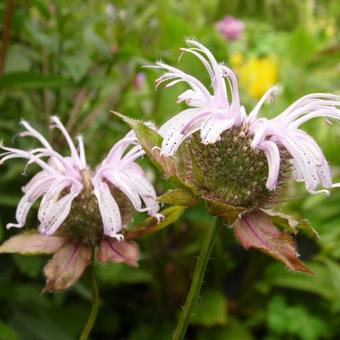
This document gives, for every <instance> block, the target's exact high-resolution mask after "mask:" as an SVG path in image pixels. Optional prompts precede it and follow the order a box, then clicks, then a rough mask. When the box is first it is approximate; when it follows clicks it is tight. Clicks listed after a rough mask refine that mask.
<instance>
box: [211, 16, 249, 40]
mask: <svg viewBox="0 0 340 340" xmlns="http://www.w3.org/2000/svg"><path fill="white" fill-rule="evenodd" d="M216 28H217V30H218V31H219V32H220V33H221V34H222V35H223V36H224V37H225V38H226V39H227V40H230V41H234V40H238V39H240V38H241V36H242V34H243V31H244V28H245V24H244V22H243V21H242V20H240V19H237V18H235V17H232V16H229V15H227V16H225V17H224V18H223V19H222V20H220V21H218V22H217V23H216Z"/></svg>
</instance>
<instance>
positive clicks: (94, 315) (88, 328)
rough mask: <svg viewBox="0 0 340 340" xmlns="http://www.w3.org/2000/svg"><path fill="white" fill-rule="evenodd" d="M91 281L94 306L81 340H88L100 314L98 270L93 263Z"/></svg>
mask: <svg viewBox="0 0 340 340" xmlns="http://www.w3.org/2000/svg"><path fill="white" fill-rule="evenodd" d="M91 283H92V307H91V312H90V315H89V318H88V320H87V322H86V325H85V327H84V329H83V332H82V334H81V336H80V338H79V339H80V340H87V339H88V338H89V335H90V333H91V330H92V328H93V326H94V323H95V321H96V318H97V314H98V308H99V291H98V285H97V280H96V272H95V269H94V265H93V264H92V266H91Z"/></svg>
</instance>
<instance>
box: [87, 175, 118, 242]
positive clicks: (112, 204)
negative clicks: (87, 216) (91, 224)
mask: <svg viewBox="0 0 340 340" xmlns="http://www.w3.org/2000/svg"><path fill="white" fill-rule="evenodd" d="M93 184H94V194H95V195H96V197H97V201H98V207H99V211H100V215H101V218H102V221H103V226H104V234H105V235H107V236H110V237H112V238H116V239H117V240H122V239H123V236H122V235H121V234H118V233H119V232H120V231H121V229H122V218H121V215H120V211H119V207H118V204H117V202H116V201H115V199H114V198H113V196H112V194H111V191H110V188H109V186H108V185H107V184H106V183H105V182H102V181H100V180H98V181H97V182H95V183H93Z"/></svg>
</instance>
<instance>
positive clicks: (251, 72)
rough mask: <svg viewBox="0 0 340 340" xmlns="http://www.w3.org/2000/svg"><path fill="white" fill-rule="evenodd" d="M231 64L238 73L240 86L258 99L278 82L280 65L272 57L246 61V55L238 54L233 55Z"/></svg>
mask: <svg viewBox="0 0 340 340" xmlns="http://www.w3.org/2000/svg"><path fill="white" fill-rule="evenodd" d="M230 64H231V66H232V67H233V68H235V70H236V71H237V73H238V76H239V81H240V85H241V86H242V87H243V88H244V89H245V90H246V91H247V92H248V93H249V94H250V95H251V96H252V97H254V98H256V99H257V98H260V97H261V96H262V95H263V94H264V93H265V92H266V91H267V90H268V89H269V88H270V87H272V86H273V85H275V84H276V83H277V81H278V73H279V71H278V65H277V62H276V60H275V58H274V57H272V56H269V57H264V58H251V59H249V60H247V61H244V55H243V54H242V53H240V52H237V53H234V54H232V55H231V57H230Z"/></svg>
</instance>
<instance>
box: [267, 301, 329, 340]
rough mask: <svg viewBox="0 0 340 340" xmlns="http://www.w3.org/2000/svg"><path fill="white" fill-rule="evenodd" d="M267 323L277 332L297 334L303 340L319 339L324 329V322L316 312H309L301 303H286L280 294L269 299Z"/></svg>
mask: <svg viewBox="0 0 340 340" xmlns="http://www.w3.org/2000/svg"><path fill="white" fill-rule="evenodd" d="M267 324H268V328H269V329H270V330H272V331H274V332H275V333H277V334H280V335H284V334H290V335H297V336H298V338H300V339H305V340H310V339H315V340H317V339H320V338H321V337H322V335H323V334H324V332H325V330H326V324H325V323H324V322H323V320H321V319H320V317H318V315H317V314H316V313H311V312H310V311H309V310H308V309H306V308H305V307H304V306H303V305H298V304H296V305H288V304H287V302H286V300H285V298H284V297H283V296H281V295H276V296H274V297H273V299H272V300H271V301H270V304H269V306H268V314H267Z"/></svg>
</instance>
